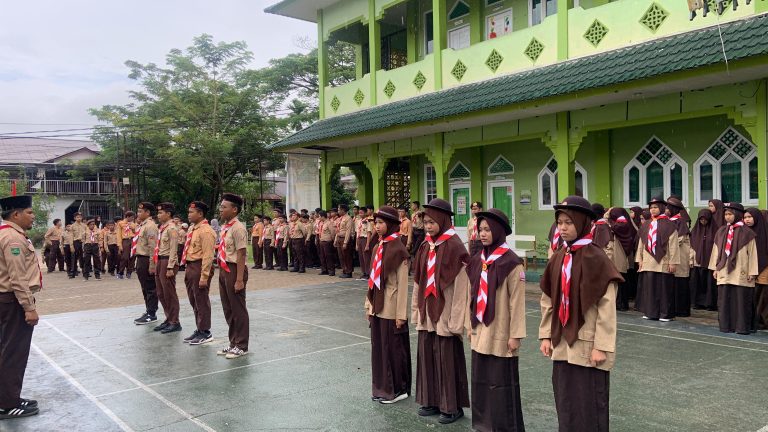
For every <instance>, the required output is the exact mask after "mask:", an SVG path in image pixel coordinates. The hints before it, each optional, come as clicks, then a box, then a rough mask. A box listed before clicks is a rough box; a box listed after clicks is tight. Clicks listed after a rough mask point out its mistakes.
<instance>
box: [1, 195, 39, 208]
mask: <svg viewBox="0 0 768 432" xmlns="http://www.w3.org/2000/svg"><path fill="white" fill-rule="evenodd" d="M31 207H32V196H31V195H18V196H10V197H5V198H2V199H0V208H2V209H3V211H9V210H16V209H28V208H31Z"/></svg>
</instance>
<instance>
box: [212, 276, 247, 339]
mask: <svg viewBox="0 0 768 432" xmlns="http://www.w3.org/2000/svg"><path fill="white" fill-rule="evenodd" d="M227 265H228V266H229V272H227V271H224V269H220V270H219V295H220V296H221V307H222V308H223V309H224V319H225V320H226V321H227V326H229V345H230V346H233V347H238V348H240V349H241V350H243V351H248V336H249V335H248V330H249V327H248V324H249V323H248V308H247V307H246V306H245V288H243V289H242V290H240V291H235V282H236V281H237V266H238V265H237V263H231V262H227ZM243 283H244V284H245V285H247V284H248V266H247V265H246V266H245V268H244V269H243Z"/></svg>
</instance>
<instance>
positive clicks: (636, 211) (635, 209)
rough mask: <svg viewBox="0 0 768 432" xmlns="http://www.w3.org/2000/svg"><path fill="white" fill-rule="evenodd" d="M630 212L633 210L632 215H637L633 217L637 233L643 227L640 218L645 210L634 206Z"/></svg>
mask: <svg viewBox="0 0 768 432" xmlns="http://www.w3.org/2000/svg"><path fill="white" fill-rule="evenodd" d="M630 210H632V213H633V214H634V215H635V216H634V217H632V225H634V226H635V230H636V231H637V230H639V229H640V225H642V223H641V222H640V216H641V215H642V214H643V209H642V207H638V206H634V207H632V208H631V209H630Z"/></svg>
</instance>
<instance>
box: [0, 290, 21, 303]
mask: <svg viewBox="0 0 768 432" xmlns="http://www.w3.org/2000/svg"><path fill="white" fill-rule="evenodd" d="M15 301H17V300H16V294H14V293H12V292H0V303H13V302H15Z"/></svg>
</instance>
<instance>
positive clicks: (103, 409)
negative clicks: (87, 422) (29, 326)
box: [32, 344, 134, 432]
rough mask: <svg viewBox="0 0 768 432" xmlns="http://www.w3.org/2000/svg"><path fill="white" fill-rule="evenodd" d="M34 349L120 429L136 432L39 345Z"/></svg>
mask: <svg viewBox="0 0 768 432" xmlns="http://www.w3.org/2000/svg"><path fill="white" fill-rule="evenodd" d="M32 349H33V350H35V352H36V353H37V354H38V355H39V356H40V357H42V358H43V359H44V360H45V361H46V362H48V364H49V365H51V367H53V369H54V370H55V371H56V372H58V373H59V375H61V376H63V377H64V379H66V380H67V381H69V383H70V384H72V386H73V387H75V388H76V389H77V390H79V391H80V393H82V394H83V396H85V397H86V398H88V400H89V401H91V402H93V404H94V405H96V406H97V407H98V408H99V409H100V410H101V412H103V413H104V415H106V416H107V417H109V418H110V420H112V421H113V422H115V424H117V425H118V426H120V429H122V430H123V431H124V432H134V430H133V429H132V428H131V427H130V426H128V425H127V424H126V423H125V422H124V421H123V420H122V419H120V417H118V416H117V414H115V413H114V412H112V410H111V409H109V408H108V407H107V406H106V405H104V404H103V403H102V402H101V401H99V400H98V399H97V398H96V396H94V395H93V394H92V393H91V392H89V391H88V390H86V389H85V387H83V385H82V384H80V383H79V382H78V381H77V380H76V379H75V378H74V377H72V375H70V374H69V373H67V371H65V370H64V369H62V368H61V366H59V365H58V364H56V362H54V361H53V359H52V358H50V357H48V356H47V355H46V354H45V353H44V352H43V351H42V350H41V349H40V348H38V346H37V345H35V344H32Z"/></svg>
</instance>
